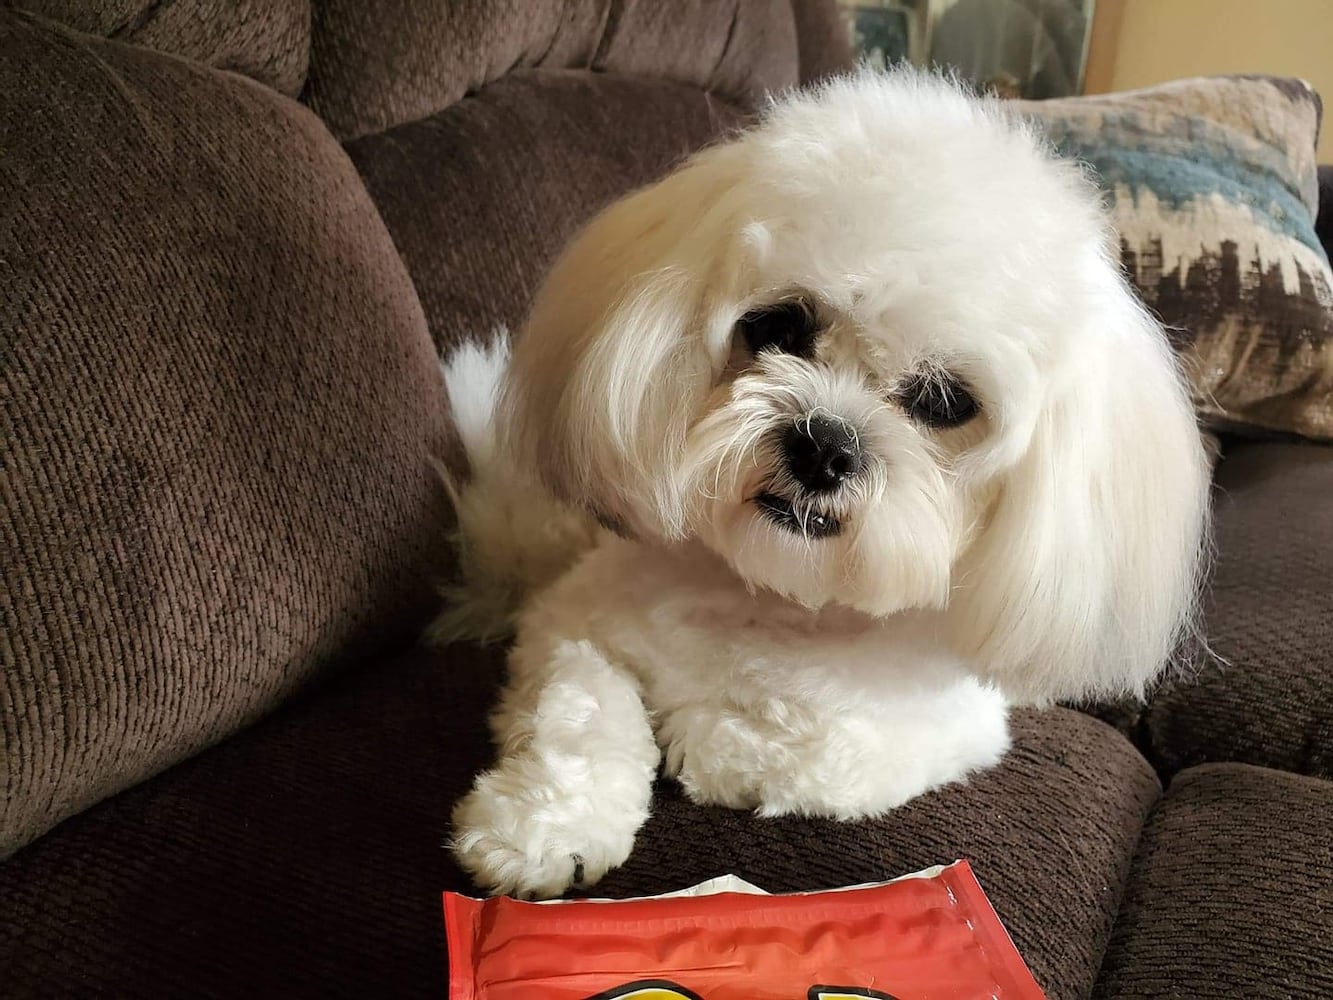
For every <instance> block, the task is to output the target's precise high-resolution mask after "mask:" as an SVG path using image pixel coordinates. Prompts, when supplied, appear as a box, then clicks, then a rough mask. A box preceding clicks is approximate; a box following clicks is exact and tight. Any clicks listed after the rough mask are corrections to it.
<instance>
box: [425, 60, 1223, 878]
mask: <svg viewBox="0 0 1333 1000" xmlns="http://www.w3.org/2000/svg"><path fill="white" fill-rule="evenodd" d="M1113 245H1114V244H1113V239H1112V236H1111V233H1110V231H1109V229H1108V226H1107V223H1106V219H1105V215H1104V212H1103V210H1102V207H1101V204H1100V201H1099V199H1098V197H1097V194H1096V192H1095V189H1094V188H1093V186H1092V185H1091V184H1090V183H1089V182H1088V181H1087V180H1086V179H1085V178H1084V177H1083V176H1082V174H1081V172H1080V171H1079V169H1078V168H1077V167H1076V166H1074V165H1071V164H1068V163H1064V162H1061V161H1059V160H1057V159H1056V158H1054V157H1053V156H1051V155H1050V154H1049V153H1048V151H1047V150H1046V148H1045V147H1044V145H1043V143H1042V142H1041V141H1040V140H1039V139H1038V138H1036V137H1035V136H1034V135H1033V133H1032V132H1031V131H1030V129H1029V128H1027V127H1026V126H1025V125H1023V124H1022V123H1021V122H1016V121H1013V120H1011V119H1010V118H1009V117H1007V112H1006V110H1005V108H1004V107H1003V106H1002V105H999V104H996V103H991V102H986V101H981V100H978V99H975V98H973V97H971V96H968V95H966V94H964V93H963V92H961V91H960V90H959V89H957V88H956V87H954V86H953V85H952V84H950V83H948V82H946V81H942V80H940V79H938V78H935V77H931V76H926V75H922V74H917V73H913V72H907V71H902V72H895V73H892V74H887V75H886V74H878V75H876V74H862V75H859V76H856V77H852V78H848V79H844V80H840V81H836V82H834V83H831V84H829V85H827V86H825V87H823V88H821V89H819V90H817V91H814V92H812V93H806V94H798V95H794V96H792V97H790V98H787V99H785V100H784V101H782V102H780V103H778V104H777V105H775V106H774V107H773V108H772V109H771V110H770V111H769V113H768V114H767V116H766V117H765V119H764V121H763V122H762V123H761V124H759V125H758V126H757V127H756V128H754V129H753V130H751V131H750V132H748V133H746V134H744V135H742V136H741V137H739V138H737V139H735V140H733V141H731V142H728V143H726V144H724V145H720V146H717V147H715V148H713V149H710V150H707V151H705V152H703V153H701V154H699V155H698V156H696V157H694V158H693V159H692V160H690V161H689V162H688V163H687V164H686V165H685V166H684V167H682V168H681V169H680V170H678V171H677V172H675V173H674V174H672V175H671V176H669V177H668V178H666V179H665V180H663V181H661V182H660V183H658V184H656V185H654V186H652V187H649V188H647V189H644V190H642V191H640V192H637V193H635V194H633V195H631V196H629V197H628V198H625V199H623V200H622V201H620V202H618V203H616V204H615V205H613V206H611V207H610V208H609V209H607V210H606V211H605V212H603V213H602V214H601V215H600V216H598V217H597V218H596V219H595V220H593V222H592V223H591V224H590V225H589V226H588V227H587V228H586V229H585V230H584V231H583V232H582V233H581V234H580V235H579V236H578V237H577V238H576V239H575V240H574V241H573V243H572V244H571V245H570V247H569V248H568V249H567V250H566V252H565V253H564V255H563V256H562V258H561V259H560V261H559V262H558V263H557V264H556V266H555V268H554V270H553V271H552V273H551V275H550V276H549V278H548V280H547V281H546V283H545V285H544V287H543V288H542V290H541V292H540V294H539V295H538V297H537V301H536V303H535V306H534V309H533V312H532V315H531V317H530V320H529V322H528V324H527V325H526V327H525V329H524V330H523V331H522V332H521V334H520V335H519V337H518V338H517V340H516V342H515V346H514V349H513V351H514V353H513V357H512V359H511V361H510V367H509V370H508V373H507V377H506V379H505V383H504V387H503V392H502V393H501V395H500V398H499V401H498V406H497V409H496V420H497V422H498V427H499V429H500V431H501V437H500V439H499V444H498V446H494V447H498V450H492V451H490V452H489V459H488V460H487V461H488V462H489V465H487V464H486V463H483V468H482V469H481V471H478V469H477V468H475V467H474V470H473V479H472V481H471V482H470V483H469V485H468V486H467V488H466V489H464V490H463V491H462V492H461V495H460V497H459V504H460V521H461V522H462V523H463V525H464V534H465V544H466V545H469V546H471V548H470V549H469V550H467V551H468V552H469V553H470V560H471V565H470V570H471V575H472V576H473V577H476V578H479V579H481V581H482V583H483V585H484V584H485V583H486V581H487V580H493V579H494V578H495V577H496V576H497V575H498V576H501V577H504V578H505V579H506V580H508V581H509V583H511V584H512V586H509V587H508V589H507V590H505V591H504V593H505V595H506V596H508V597H511V598H512V597H516V596H517V591H518V590H519V588H520V587H525V588H528V589H527V590H526V593H528V594H530V595H532V596H530V597H529V598H526V603H525V604H524V606H523V609H522V612H521V614H520V616H519V618H518V640H517V645H516V646H515V648H514V652H513V654H512V657H511V660H510V668H511V677H510V680H509V684H508V686H507V689H506V692H505V695H504V698H503V701H502V704H501V706H500V708H499V710H498V711H497V712H496V714H495V716H494V719H493V723H494V729H495V736H496V741H497V744H498V746H499V749H500V759H499V761H498V763H497V764H496V766H495V768H494V769H493V770H490V771H488V772H486V773H485V774H483V775H481V776H480V777H479V778H478V779H477V784H476V787H475V788H474V789H473V791H472V792H471V793H470V794H469V795H468V796H467V797H466V798H465V799H464V800H463V801H462V802H461V803H460V804H459V806H458V808H457V810H456V812H455V839H454V846H455V850H456V852H457V856H458V858H459V860H460V862H461V863H462V864H463V865H464V866H465V867H466V868H467V869H468V871H470V872H471V873H472V874H473V876H474V877H475V878H476V879H477V881H478V882H479V883H480V884H482V885H484V886H486V887H487V888H489V889H491V890H494V891H500V892H522V893H530V894H537V895H551V894H556V893H559V892H561V891H563V890H564V889H565V888H567V887H568V886H569V885H570V884H572V883H574V882H580V883H582V884H584V885H590V884H592V883H593V882H595V881H596V880H597V878H599V877H600V876H601V875H602V874H603V873H604V872H605V871H606V870H607V869H608V868H611V867H614V866H615V865H618V864H620V863H621V862H623V861H624V860H625V858H626V857H627V856H628V855H629V852H630V849H631V847H632V845H633V841H634V836H635V832H636V831H637V829H638V828H639V826H640V825H641V824H642V822H643V821H644V819H645V818H646V817H647V814H648V808H649V803H650V798H651V789H650V786H651V782H652V779H653V776H654V774H655V773H656V771H657V768H658V766H659V763H664V764H665V768H666V771H667V772H668V773H669V774H671V775H673V776H674V777H675V778H676V779H677V780H679V781H680V783H681V785H682V786H683V787H684V789H685V791H686V792H687V794H689V795H690V796H691V797H692V798H694V799H695V800H696V801H699V802H708V803H718V804H723V805H729V806H735V807H740V808H749V809H755V810H757V811H758V812H760V813H761V814H764V815H777V814H781V813H801V814H807V815H826V816H834V817H838V818H843V819H847V818H853V817H860V816H870V815H876V814H879V813H882V812H884V811H885V810H888V809H892V808H894V807H895V806H897V805H899V804H901V803H902V802H904V801H906V800H908V799H910V798H912V797H913V796H915V795H918V794H920V793H921V792H924V791H926V790H927V789H930V788H933V787H936V786H938V785H941V784H944V783H947V782H950V781H953V780H957V779H959V778H961V777H963V776H964V775H966V774H967V773H968V772H970V771H972V770H975V769H977V768H981V767H987V766H989V765H991V764H994V763H995V762H996V761H997V760H998V759H999V758H1000V757H1001V755H1002V754H1003V753H1004V751H1005V749H1006V748H1007V746H1008V735H1007V728H1006V713H1007V704H1009V703H1011V702H1035V703H1043V702H1048V701H1051V700H1053V699H1057V698H1081V697H1089V696H1093V695H1098V694H1110V693H1123V692H1141V691H1142V689H1143V687H1144V685H1145V684H1147V683H1148V682H1149V681H1151V680H1152V678H1153V677H1154V676H1155V675H1156V674H1157V673H1158V672H1159V671H1160V670H1161V669H1162V667H1163V666H1164V665H1165V664H1166V663H1167V662H1168V660H1169V659H1170V657H1171V654H1172V651H1173V649H1174V648H1176V645H1177V643H1178V642H1179V641H1180V640H1181V638H1182V636H1183V635H1184V634H1185V633H1186V631H1187V630H1188V629H1189V628H1190V627H1191V625H1192V621H1193V614H1194V609H1195V603H1196V594H1197V588H1198V581H1199V574H1200V571H1201V570H1200V567H1201V562H1202V557H1201V552H1202V549H1203V540H1204V537H1205V533H1206V522H1207V489H1208V471H1207V463H1206V461H1205V458H1204V454H1203V449H1202V447H1201V444H1200V439H1199V434H1198V431H1197V428H1196V425H1195V422H1194V417H1193V414H1192V411H1191V407H1190V404H1189V398H1188V394H1187V392H1186V389H1185V387H1184V385H1183V383H1182V380H1181V378H1180V376H1179V373H1178V372H1177V369H1176V366H1175V363H1174V360H1173V358H1172V355H1171V353H1170V351H1169V349H1168V347H1167V344H1166V340H1165V338H1164V336H1163V335H1162V331H1161V330H1160V329H1159V327H1158V326H1157V324H1156V323H1155V322H1154V321H1153V320H1152V319H1151V318H1150V317H1149V316H1148V314H1147V313H1146V312H1145V311H1144V310H1143V309H1142V308H1141V306H1140V305H1139V304H1138V302H1137V300H1136V299H1135V298H1134V296H1133V294H1132V293H1131V292H1130V290H1129V289H1128V288H1127V286H1126V285H1125V283H1124V280H1123V278H1122V276H1121V274H1120V271H1119V268H1118V266H1117V264H1116V262H1115V258H1114V256H1113V252H1112V247H1113ZM790 296H800V297H802V298H803V299H805V300H808V301H811V302H812V303H814V305H815V307H816V310H817V312H818V315H819V317H820V332H819V334H818V339H817V342H816V344H817V346H816V349H815V352H814V354H813V356H812V357H809V358H804V359H803V358H798V357H794V356H791V355H783V354H776V353H772V352H764V353H762V354H760V355H759V356H758V357H751V356H750V355H749V354H748V353H747V352H746V351H744V350H743V345H742V344H741V343H740V342H739V340H738V335H737V332H736V331H737V321H738V319H739V318H740V317H741V316H742V315H744V314H746V313H747V311H749V310H751V309H753V308H755V307H757V306H762V305H765V304H769V303H772V302H773V301H775V300H778V299H781V298H784V297H790ZM493 357H499V355H493ZM496 367H497V366H494V365H493V366H492V371H493V370H494V369H495V368H496ZM942 369H947V370H949V371H951V372H953V373H955V374H956V375H958V376H959V377H960V378H962V379H964V380H965V381H966V382H967V383H968V384H969V385H970V386H971V387H972V389H973V390H974V391H975V393H976V395H977V397H978V399H979V400H980V404H981V412H980V414H979V415H978V416H977V417H975V418H974V419H973V420H972V421H970V422H969V423H966V424H964V425H963V426H961V427H958V428H955V429H952V430H941V429H937V428H932V427H931V426H929V425H927V424H925V423H923V422H921V421H920V420H918V419H914V418H913V416H912V415H911V414H909V413H908V412H906V411H905V408H904V406H903V405H902V401H901V390H902V387H903V386H904V385H905V384H907V382H908V380H909V379H910V377H912V376H913V375H914V374H920V373H922V372H938V371H940V370H942ZM451 391H453V392H454V394H455V410H456V412H458V413H459V415H460V417H462V418H463V419H464V422H465V423H467V424H468V425H469V429H465V430H464V432H463V433H464V434H465V437H471V438H474V439H480V440H481V441H482V442H483V445H482V448H481V449H480V450H479V454H485V453H486V449H488V448H491V447H493V445H492V444H487V443H485V442H486V441H487V439H486V438H485V437H484V435H483V434H482V433H481V432H480V431H478V430H475V428H477V426H478V422H477V421H476V420H475V419H474V418H475V413H476V412H477V410H479V409H480V408H472V402H471V400H470V399H469V398H468V397H467V395H466V393H467V392H468V391H469V390H466V389H462V388H460V387H451ZM460 399H461V400H462V402H461V403H460ZM816 414H822V415H825V416H828V417H831V418H833V419H835V420H838V421H841V422H842V423H843V424H844V425H845V426H846V427H848V428H850V429H851V431H852V432H853V433H854V434H855V439H856V442H857V444H858V446H859V448H860V449H861V451H862V454H863V456H864V460H865V461H864V469H863V471H862V472H861V473H860V474H859V475H856V476H854V477H853V478H852V479H850V480H849V481H847V482H846V483H845V484H844V485H842V486H840V487H839V488H837V489H836V490H835V491H833V492H831V493H828V494H825V495H820V496H814V495H805V494H796V495H793V499H792V507H791V511H792V513H793V517H794V519H795V521H796V523H797V524H799V525H800V529H801V530H797V529H796V528H791V527H786V526H783V525H780V524H776V523H774V522H773V519H772V518H771V517H766V516H765V515H764V513H763V511H761V510H760V508H759V506H758V505H757V504H756V503H755V502H754V501H755V498H756V496H757V495H758V494H759V493H761V492H763V491H766V490H768V491H772V490H777V491H779V492H780V493H781V495H782V496H783V498H784V499H785V498H786V497H787V496H788V493H787V492H786V491H789V490H791V489H793V488H794V487H793V486H792V483H794V482H795V480H793V479H792V478H791V476H790V474H789V473H788V472H787V471H786V467H785V465H784V462H783V460H782V457H781V453H780V448H779V446H778V443H779V441H780V439H781V435H782V433H783V432H784V430H785V429H787V428H790V427H791V426H793V424H800V423H801V422H802V421H806V422H808V421H809V420H811V418H812V417H813V416H814V415H816ZM807 425H808V423H807ZM476 461H477V460H476V459H474V466H475V463H476ZM488 468H489V469H490V470H492V471H491V472H488V471H487V469H488ZM497 469H504V470H506V471H504V472H503V473H500V472H496V471H494V470H497ZM519 470H522V471H519ZM528 471H535V473H536V474H537V476H538V477H539V478H540V482H541V484H542V485H541V487H537V486H532V488H530V489H528V488H525V489H524V490H523V491H522V494H521V499H522V502H523V503H526V504H529V505H532V507H533V509H535V510H536V511H538V513H536V514H529V515H522V516H521V517H520V518H519V519H520V520H524V521H525V522H526V523H533V522H536V523H543V522H544V519H546V518H549V517H550V516H551V515H550V514H549V511H550V510H552V509H554V510H557V511H559V510H562V508H561V507H559V506H558V504H561V503H562V504H565V505H566V507H565V508H563V511H564V512H563V513H561V514H559V515H558V516H557V517H556V519H557V520H558V521H559V522H560V523H563V524H579V522H578V521H577V515H574V514H573V513H572V512H571V509H582V510H583V511H584V512H585V513H586V518H587V519H589V520H590V519H592V518H594V517H595V518H596V519H597V520H599V521H601V522H602V523H603V524H605V525H608V526H611V527H613V528H614V529H615V531H616V532H617V534H612V533H611V532H610V531H603V532H593V531H592V530H591V529H590V528H588V527H587V526H586V523H585V524H579V526H578V527H577V528H575V529H571V530H570V531H568V532H566V533H564V534H562V536H561V537H562V538H563V539H565V540H567V541H568V540H571V539H572V540H574V541H575V542H576V544H571V545H568V546H560V547H557V548H558V551H553V550H552V548H551V547H547V548H545V549H541V548H540V547H539V550H540V551H542V552H544V553H545V554H544V555H543V556H542V557H541V558H540V559H538V560H536V562H538V563H540V565H541V568H542V571H541V572H536V573H530V572H526V571H524V572H519V573H515V572H514V571H513V567H514V566H515V565H517V564H519V563H520V562H521V561H522V560H524V559H525V558H526V557H525V556H524V555H523V551H524V544H525V543H524V540H523V538H522V537H519V536H514V535H512V534H506V533H505V532H504V531H501V530H497V528H496V525H497V521H496V519H495V518H494V517H492V516H491V514H489V513H487V514H485V515H484V516H479V515H478V513H477V512H479V511H499V510H501V509H509V508H511V507H513V504H514V497H515V495H514V494H512V493H511V494H509V495H508V497H507V498H506V497H505V496H499V497H497V495H496V492H495V491H496V489H497V488H503V487H504V484H505V483H508V482H511V481H512V479H511V478H510V477H522V476H523V475H525V474H526V472H528ZM497 484H498V485H497ZM543 489H544V490H547V491H549V493H550V494H551V495H552V496H553V497H556V498H559V500H558V501H556V500H550V499H543V492H542V490H543ZM468 511H472V513H471V514H469V513H468ZM542 511H546V512H547V513H541V512H542ZM506 516H509V515H506ZM820 518H823V519H824V520H825V521H832V522H833V523H835V524H838V525H841V528H842V530H841V533H840V534H837V535H836V536H834V537H816V536H815V535H812V534H811V532H810V530H809V525H810V524H811V523H816V522H817V520H818V519H820ZM475 522H481V525H482V527H481V530H479V531H478V532H477V533H476V534H473V535H469V534H468V533H469V524H474V525H475ZM487 525H489V527H487ZM580 549H581V550H582V552H583V555H582V556H581V558H578V559H577V561H575V560H574V558H573V556H574V553H575V552H576V551H578V550H580ZM563 567H569V568H568V569H567V571H563V572H562V571H561V570H562V568H563ZM483 589H484V587H483ZM502 589H504V588H502ZM494 603H497V604H498V599H497V600H496V601H495V602H494ZM454 618H455V620H456V619H457V614H455V615H454ZM659 757H660V758H662V759H661V761H659Z"/></svg>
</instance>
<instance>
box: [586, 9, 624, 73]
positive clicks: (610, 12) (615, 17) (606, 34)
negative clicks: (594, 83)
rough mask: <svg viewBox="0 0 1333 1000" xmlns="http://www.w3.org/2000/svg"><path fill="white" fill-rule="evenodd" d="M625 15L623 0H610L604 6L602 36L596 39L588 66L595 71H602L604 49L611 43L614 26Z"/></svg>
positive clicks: (618, 24) (618, 25)
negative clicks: (604, 16) (595, 45)
mask: <svg viewBox="0 0 1333 1000" xmlns="http://www.w3.org/2000/svg"><path fill="white" fill-rule="evenodd" d="M624 16H625V0H611V2H610V3H609V4H607V6H606V20H605V21H603V22H602V37H601V38H599V39H598V40H597V47H596V48H594V49H593V52H592V61H591V62H590V63H589V64H588V68H589V69H591V70H594V71H595V72H598V73H601V72H604V70H603V68H602V67H603V66H604V65H605V63H604V61H603V60H605V59H606V50H607V49H608V48H609V47H610V45H611V36H612V35H614V34H615V32H616V28H618V27H620V22H621V20H622V19H623V18H624Z"/></svg>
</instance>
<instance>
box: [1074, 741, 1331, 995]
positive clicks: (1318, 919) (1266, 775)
mask: <svg viewBox="0 0 1333 1000" xmlns="http://www.w3.org/2000/svg"><path fill="white" fill-rule="evenodd" d="M1330 872H1333V784H1330V783H1328V782H1325V781H1321V780H1318V779H1314V778H1306V777H1301V776H1299V775H1293V774H1286V773H1283V772H1281V771H1270V770H1267V769H1264V768H1258V767H1250V766H1246V765H1243V764H1209V765H1205V766H1203V767H1197V768H1192V769H1191V770H1188V771H1184V772H1182V773H1181V774H1179V775H1177V776H1176V779H1175V781H1173V782H1172V784H1171V787H1170V788H1169V789H1168V790H1167V793H1166V796H1165V797H1164V798H1163V799H1162V801H1161V803H1160V804H1159V805H1158V806H1157V808H1156V809H1155V810H1154V811H1153V814H1152V816H1151V818H1150V819H1149V821H1148V824H1147V827H1146V829H1145V830H1144V834H1143V841H1142V843H1141V844H1140V845H1139V849H1138V852H1137V854H1136V855H1135V858H1134V867H1133V873H1132V875H1131V876H1130V881H1129V886H1128V888H1127V889H1126V891H1125V901H1124V905H1123V907H1122V909H1121V913H1120V917H1119V919H1118V921H1117V923H1116V928H1115V932H1114V934H1113V936H1112V940H1111V944H1110V947H1109V948H1108V950H1107V955H1106V963H1105V965H1104V966H1103V969H1102V973H1101V977H1100V980H1099V983H1098V987H1097V990H1096V993H1095V995H1096V997H1098V998H1099V1000H1130V998H1133V1000H1147V998H1156V997H1162V998H1168V997H1169V998H1180V1000H1196V998H1204V997H1210V998H1211V997H1246V998H1247V1000H1248V998H1255V1000H1326V998H1328V997H1331V996H1333V931H1331V930H1330V929H1331V928H1333V878H1331V877H1330Z"/></svg>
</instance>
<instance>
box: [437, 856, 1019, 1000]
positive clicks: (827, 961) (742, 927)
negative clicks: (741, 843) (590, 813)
mask: <svg viewBox="0 0 1333 1000" xmlns="http://www.w3.org/2000/svg"><path fill="white" fill-rule="evenodd" d="M719 890H721V891H719ZM735 890H740V891H735ZM444 920H445V933H446V937H447V940H448V947H449V996H450V998H451V1000H613V998H626V1000H631V998H632V1000H846V998H851V997H861V998H865V997H874V998H880V1000H885V998H887V1000H1040V998H1041V997H1042V992H1041V990H1040V988H1039V987H1038V986H1037V983H1036V981H1035V980H1034V979H1033V978H1032V975H1031V973H1029V972H1028V969H1027V967H1026V966H1025V965H1024V964H1023V960H1022V958H1021V957H1020V956H1019V954H1018V951H1017V950H1016V949H1015V948H1014V945H1013V943H1012V942H1011V941H1010V940H1009V935H1008V934H1007V933H1006V932H1005V930H1004V927H1003V926H1002V925H1001V924H1000V921H999V918H998V917H997V916H996V915H995V911H994V910H993V909H992V908H991V905H990V903H989V902H988V901H987V899H986V896H985V893H983V892H982V889H981V886H980V884H978V882H977V880H976V877H975V876H974V875H973V874H972V869H971V868H970V866H969V865H968V864H967V862H966V861H959V862H955V863H954V864H952V865H948V866H947V867H940V868H934V869H930V870H929V871H925V872H920V873H918V874H916V875H911V876H907V877H904V878H901V879H896V880H894V881H892V882H885V883H879V884H875V885H866V886H856V887H853V888H849V889H836V890H832V891H829V892H814V893H797V894H792V895H782V896H769V895H764V894H762V893H761V892H760V890H756V889H754V888H753V887H752V886H748V885H746V884H745V883H742V882H739V880H731V881H729V880H727V879H722V880H715V881H714V883H711V884H705V885H704V886H700V887H695V889H692V890H685V891H684V892H682V893H677V894H673V895H671V896H665V897H654V898H651V899H633V900H620V901H610V900H577V901H570V902H558V903H525V902H520V901H518V900H514V899H507V898H495V899H487V900H477V899H471V898H469V897H467V896H460V895H458V894H456V893H445V894H444Z"/></svg>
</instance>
